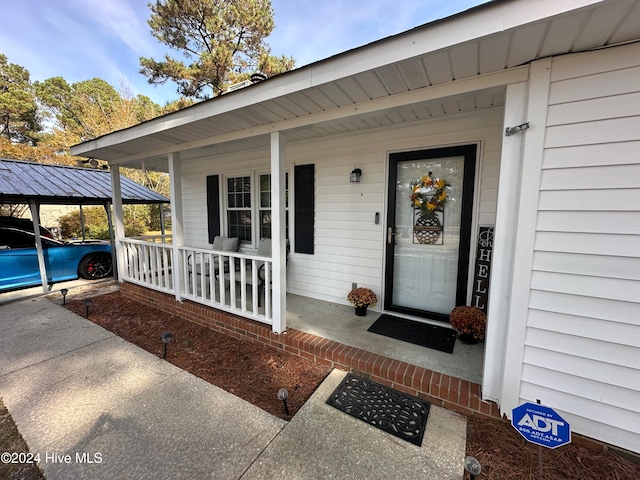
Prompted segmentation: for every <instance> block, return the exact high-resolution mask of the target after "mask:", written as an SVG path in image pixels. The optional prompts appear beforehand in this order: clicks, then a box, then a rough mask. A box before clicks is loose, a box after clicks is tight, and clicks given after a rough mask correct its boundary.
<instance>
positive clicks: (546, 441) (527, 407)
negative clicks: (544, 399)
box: [511, 403, 571, 448]
mask: <svg viewBox="0 0 640 480" xmlns="http://www.w3.org/2000/svg"><path fill="white" fill-rule="evenodd" d="M511 425H513V428H515V429H516V430H517V431H518V432H520V435H522V436H523V437H524V438H525V439H526V440H528V441H529V442H531V443H536V444H538V445H542V446H543V447H547V448H556V447H559V446H561V445H564V444H565V443H571V427H570V426H569V423H567V422H566V421H565V419H564V418H562V417H561V416H560V415H558V414H557V413H556V412H555V411H554V410H553V409H552V408H549V407H545V406H543V405H538V404H535V403H525V404H523V405H520V406H519V407H516V408H514V409H513V410H512V411H511Z"/></svg>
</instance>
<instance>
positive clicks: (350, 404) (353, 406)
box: [327, 373, 431, 447]
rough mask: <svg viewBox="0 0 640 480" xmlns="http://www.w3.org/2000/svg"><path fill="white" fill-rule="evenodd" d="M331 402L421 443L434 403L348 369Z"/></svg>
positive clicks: (397, 435)
mask: <svg viewBox="0 0 640 480" xmlns="http://www.w3.org/2000/svg"><path fill="white" fill-rule="evenodd" d="M327 404H329V405H331V406H332V407H335V408H337V409H338V410H341V411H343V412H345V413H346V414H348V415H351V416H352V417H355V418H357V419H359V420H362V421H363V422H366V423H368V424H369V425H373V426H374V427H377V428H379V429H380V430H383V431H385V432H387V433H390V434H391V435H395V436H396V437H398V438H401V439H403V440H406V441H407V442H410V443H413V444H414V445H417V446H418V447H419V446H421V445H422V438H423V437H424V431H425V429H426V427H427V417H428V416H429V407H431V404H430V403H429V402H427V401H426V400H422V399H421V398H418V397H414V396H412V395H407V394H406V393H403V392H399V391H398V390H394V389H393V388H389V387H386V386H384V385H381V384H379V383H377V382H374V381H372V380H367V379H366V378H362V377H359V376H357V375H354V374H353V373H347V375H346V376H345V377H344V379H343V380H342V382H341V383H340V385H338V387H337V388H336V389H335V390H334V392H333V393H332V394H331V396H330V397H329V398H328V399H327Z"/></svg>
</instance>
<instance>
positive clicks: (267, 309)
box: [264, 260, 271, 319]
mask: <svg viewBox="0 0 640 480" xmlns="http://www.w3.org/2000/svg"><path fill="white" fill-rule="evenodd" d="M264 285H265V286H264V316H265V317H266V318H267V319H269V318H271V261H270V260H267V261H265V262H264Z"/></svg>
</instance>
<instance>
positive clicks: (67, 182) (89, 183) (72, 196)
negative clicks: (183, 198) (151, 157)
mask: <svg viewBox="0 0 640 480" xmlns="http://www.w3.org/2000/svg"><path fill="white" fill-rule="evenodd" d="M120 182H121V189H122V203H126V204H133V203H146V204H148V203H169V199H168V198H165V197H163V196H162V195H160V194H159V193H156V192H154V191H152V190H149V189H148V188H146V187H143V186H142V185H140V184H138V183H136V182H134V181H133V180H130V179H129V178H126V177H123V176H121V177H120ZM30 199H34V200H36V201H37V202H38V203H40V204H43V203H47V204H56V205H62V204H71V205H103V204H105V203H106V202H109V203H110V202H111V174H110V173H109V172H108V171H104V170H96V169H93V168H79V167H69V166H65V165H48V164H44V163H36V162H25V161H19V160H7V159H0V203H28V202H29V200H30Z"/></svg>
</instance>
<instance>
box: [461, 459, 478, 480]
mask: <svg viewBox="0 0 640 480" xmlns="http://www.w3.org/2000/svg"><path fill="white" fill-rule="evenodd" d="M464 469H465V470H466V471H467V473H468V474H469V478H470V480H474V479H475V478H476V477H477V476H478V475H480V471H481V470H482V467H481V466H480V462H479V461H478V459H477V458H476V457H472V456H468V457H466V458H465V459H464Z"/></svg>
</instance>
